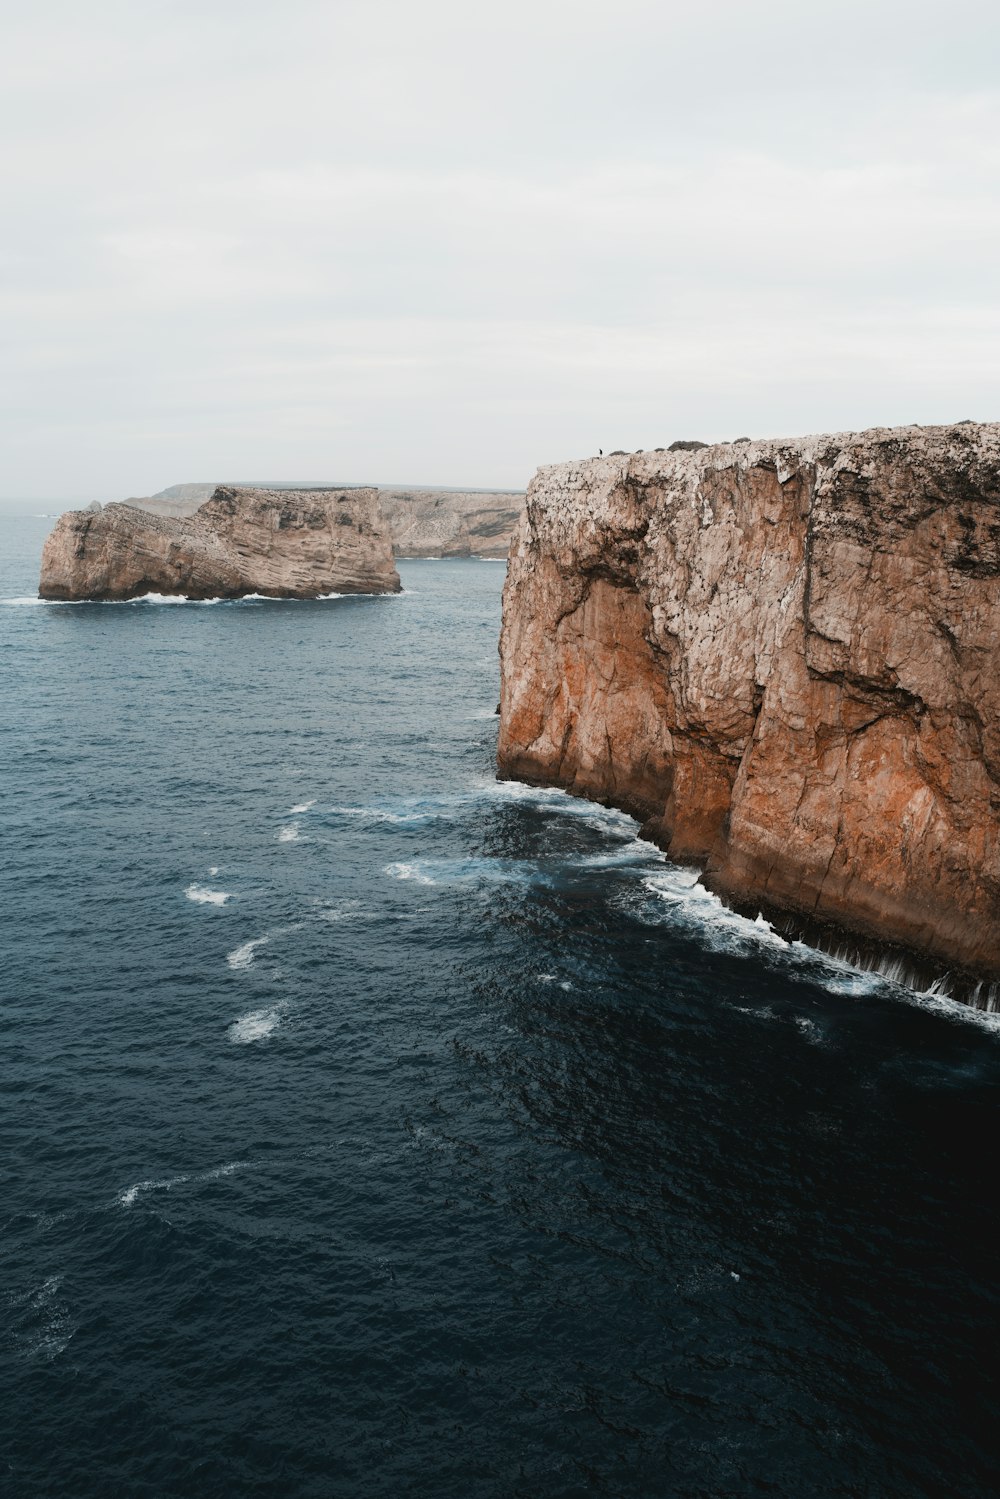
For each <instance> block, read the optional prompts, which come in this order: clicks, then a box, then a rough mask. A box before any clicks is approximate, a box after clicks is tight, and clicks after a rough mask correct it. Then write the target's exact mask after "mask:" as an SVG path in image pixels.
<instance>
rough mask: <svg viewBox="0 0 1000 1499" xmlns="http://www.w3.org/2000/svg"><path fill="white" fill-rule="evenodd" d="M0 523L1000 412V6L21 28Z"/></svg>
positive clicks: (664, 4) (1, 285)
mask: <svg viewBox="0 0 1000 1499" xmlns="http://www.w3.org/2000/svg"><path fill="white" fill-rule="evenodd" d="M0 21H2V35H3V47H2V48H0V117H2V131H0V142H2V145H0V153H2V154H0V192H2V206H3V229H2V232H0V424H2V431H0V496H2V497H7V498H10V497H18V498H39V499H41V498H53V497H61V498H79V499H88V498H98V499H119V498H124V497H125V496H127V495H142V494H148V493H151V492H154V491H155V490H157V489H160V488H163V487H164V486H165V485H168V484H171V483H177V482H182V481H194V480H204V481H206V482H207V481H214V480H225V479H302V480H313V481H323V480H329V481H332V482H337V481H340V482H356V483H362V482H372V483H383V484H391V483H400V484H403V483H420V484H428V485H434V484H441V485H468V486H476V487H512V488H523V487H524V486H525V485H526V484H527V482H528V480H529V479H530V477H531V475H532V473H533V472H534V470H535V469H536V467H538V466H539V465H540V464H544V463H553V462H559V461H561V460H564V459H567V458H573V457H580V456H584V455H586V454H590V453H596V452H597V450H598V448H603V449H604V451H605V452H608V451H609V450H611V449H615V448H622V449H626V450H633V449H636V448H651V447H657V446H665V445H666V444H668V443H670V442H672V441H673V440H675V439H677V438H700V439H702V440H705V441H715V440H722V439H726V438H731V437H736V436H754V437H767V436H795V435H800V434H803V433H807V432H818V431H838V430H845V429H858V428H864V427H870V426H876V425H892V424H897V423H904V422H920V423H937V422H949V421H957V420H962V419H966V418H974V419H977V420H990V419H997V418H1000V6H997V5H996V4H995V3H992V4H984V3H973V0H952V3H951V4H950V5H949V6H948V7H946V8H945V7H942V6H941V5H940V4H939V3H937V0H935V3H933V4H932V3H926V0H908V3H906V4H902V3H895V0H867V3H865V4H861V3H855V0H838V3H836V4H828V3H826V0H813V3H810V4H803V3H802V0H796V3H794V4H793V3H784V0H741V3H733V0H698V3H687V0H658V3H655V4H654V3H646V0H616V3H615V4H614V5H612V4H611V3H610V0H606V3H603V4H595V3H592V0H572V3H570V0H530V3H527V0H504V3H503V4H493V5H489V6H487V5H480V4H476V3H474V0H461V3H457V0H421V3H419V4H417V3H414V0H406V3H398V0H363V3H361V0H325V3H314V0H282V3H281V4H278V3H277V0H267V3H264V0H197V3H193V0H192V3H188V0H88V3H87V4H86V5H81V4H80V3H79V0H33V3H32V4H31V5H25V4H23V3H20V0H18V3H15V0H0Z"/></svg>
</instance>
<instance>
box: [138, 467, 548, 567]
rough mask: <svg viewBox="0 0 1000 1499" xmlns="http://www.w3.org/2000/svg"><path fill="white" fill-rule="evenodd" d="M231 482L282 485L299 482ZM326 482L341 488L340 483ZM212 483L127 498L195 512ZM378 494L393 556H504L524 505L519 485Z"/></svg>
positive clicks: (161, 510)
mask: <svg viewBox="0 0 1000 1499" xmlns="http://www.w3.org/2000/svg"><path fill="white" fill-rule="evenodd" d="M230 487H231V486H230ZM235 487H237V488H262V487H264V488H273V489H278V490H284V489H294V488H296V487H297V486H296V485H293V484H271V485H268V486H260V485H237V486H235ZM303 487H309V488H312V487H314V486H303ZM324 487H326V486H324ZM329 487H330V488H338V489H339V488H342V487H343V486H338V485H331V486H329ZM348 487H350V486H348ZM216 488H217V486H216V485H215V484H172V485H171V486H170V487H169V488H168V489H162V490H160V492H159V494H154V495H147V496H143V497H142V498H139V499H130V500H128V501H126V503H127V504H129V505H134V506H137V507H138V509H140V510H148V511H150V512H152V514H154V515H172V516H182V515H193V514H194V513H195V511H196V510H197V509H198V507H199V506H200V505H202V504H204V502H205V501H206V500H207V499H208V498H209V497H210V496H211V495H212V494H213V493H214V491H215V489H216ZM378 495H379V505H380V507H381V510H382V514H383V516H384V517H385V520H386V522H387V524H388V527H389V534H390V536H391V537H392V550H393V552H394V554H395V555H396V556H397V557H488V558H492V559H496V560H499V559H501V558H504V557H506V556H507V552H508V550H509V548H510V540H511V537H512V536H513V534H514V528H515V527H516V525H517V523H518V521H519V520H520V518H521V511H522V510H523V509H524V491H523V490H507V489H467V490H466V489H427V488H423V487H421V486H419V485H417V486H414V487H411V488H409V489H391V488H390V489H385V488H380V489H379V492H378Z"/></svg>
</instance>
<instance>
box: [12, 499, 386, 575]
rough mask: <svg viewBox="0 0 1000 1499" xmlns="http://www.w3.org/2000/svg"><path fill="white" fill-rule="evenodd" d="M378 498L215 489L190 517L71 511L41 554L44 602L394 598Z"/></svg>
mask: <svg viewBox="0 0 1000 1499" xmlns="http://www.w3.org/2000/svg"><path fill="white" fill-rule="evenodd" d="M399 587H400V583H399V574H398V573H397V571H396V565H395V563H394V562H393V559H392V546H391V542H390V539H389V533H388V530H387V529H386V526H385V522H384V521H383V519H382V516H381V513H380V511H379V506H378V491H377V490H374V489H347V490H291V489H289V490H267V489H234V488H228V487H220V488H218V489H217V490H216V491H215V493H214V495H213V496H212V498H211V499H210V500H208V501H206V503H205V504H204V505H202V506H201V507H200V509H198V510H197V511H195V513H194V514H193V515H190V516H183V517H177V516H160V515H152V514H150V513H149V512H148V511H145V510H139V509H137V508H136V507H135V506H133V505H107V506H105V508H104V509H103V510H101V509H97V510H96V511H90V510H70V511H67V513H66V514H65V515H61V516H60V517H59V520H58V522H57V523H56V526H55V529H54V530H53V531H52V533H51V535H50V536H49V537H48V539H47V541H46V543H45V547H44V550H43V552H42V575H41V581H40V583H39V589H38V591H39V593H40V595H41V597H42V598H44V599H64V600H72V599H80V600H82V599H133V598H137V597H138V596H140V595H141V594H146V593H162V594H177V595H181V596H183V597H185V598H191V599H213V598H239V597H240V596H241V595H244V594H248V593H261V594H267V595H270V596H271V597H274V598H316V597H317V596H318V595H320V594H326V593H398V592H399Z"/></svg>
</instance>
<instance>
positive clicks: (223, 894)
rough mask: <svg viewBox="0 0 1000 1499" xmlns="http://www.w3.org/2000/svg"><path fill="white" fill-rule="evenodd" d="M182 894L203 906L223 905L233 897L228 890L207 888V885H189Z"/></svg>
mask: <svg viewBox="0 0 1000 1499" xmlns="http://www.w3.org/2000/svg"><path fill="white" fill-rule="evenodd" d="M184 894H185V895H186V896H187V898H188V900H193V901H197V902H198V904H199V905H203V906H224V905H225V904H226V901H227V900H232V898H233V897H232V895H231V894H230V892H229V891H228V890H209V888H208V886H207V885H189V886H188V887H187V889H186V890H185V892H184Z"/></svg>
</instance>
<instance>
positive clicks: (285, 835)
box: [278, 822, 302, 843]
mask: <svg viewBox="0 0 1000 1499" xmlns="http://www.w3.org/2000/svg"><path fill="white" fill-rule="evenodd" d="M301 837H302V834H301V833H300V831H299V825H298V823H296V822H290V823H288V825H287V826H286V827H283V828H279V829H278V842H279V843H298V841H299V839H300V838H301Z"/></svg>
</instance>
